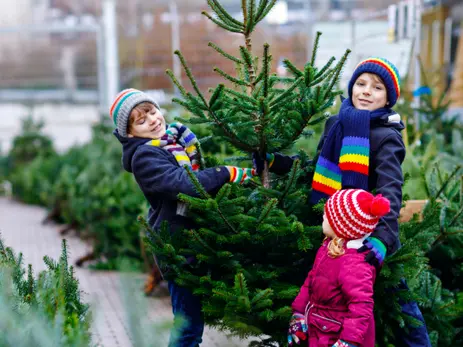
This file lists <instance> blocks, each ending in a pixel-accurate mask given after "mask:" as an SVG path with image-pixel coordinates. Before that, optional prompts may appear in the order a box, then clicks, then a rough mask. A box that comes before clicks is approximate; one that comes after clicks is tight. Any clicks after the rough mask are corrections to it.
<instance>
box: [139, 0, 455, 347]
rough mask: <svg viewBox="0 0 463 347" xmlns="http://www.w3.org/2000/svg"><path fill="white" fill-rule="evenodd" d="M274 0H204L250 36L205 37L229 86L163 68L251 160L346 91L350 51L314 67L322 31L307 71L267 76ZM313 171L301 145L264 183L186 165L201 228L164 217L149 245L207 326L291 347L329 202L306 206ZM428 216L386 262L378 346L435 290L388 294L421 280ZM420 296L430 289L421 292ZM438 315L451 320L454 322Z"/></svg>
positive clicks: (198, 112) (189, 102)
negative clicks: (194, 299) (263, 28)
mask: <svg viewBox="0 0 463 347" xmlns="http://www.w3.org/2000/svg"><path fill="white" fill-rule="evenodd" d="M275 2H276V1H270V0H261V1H259V2H258V1H254V0H246V1H245V0H243V1H242V13H243V17H242V20H238V19H235V18H233V17H232V16H231V15H230V14H229V13H228V12H227V11H226V10H225V9H224V8H223V6H222V5H221V4H220V2H219V1H217V0H209V1H208V5H209V6H210V8H211V9H212V11H213V12H214V14H215V16H212V15H210V14H208V13H205V12H204V14H205V15H206V16H207V17H208V18H209V19H210V20H212V21H213V22H214V23H216V24H217V25H219V26H220V27H222V28H224V29H226V30H228V31H231V32H234V33H239V34H241V35H242V36H243V40H244V44H243V45H242V46H240V48H239V54H238V56H234V55H232V54H230V53H227V52H225V51H224V50H223V49H221V48H220V47H218V46H217V45H215V44H214V43H209V46H210V47H211V48H213V49H214V50H215V51H217V52H218V53H219V54H221V55H222V56H224V57H225V58H226V59H228V60H229V61H230V62H231V63H232V64H234V65H235V67H236V71H237V73H236V75H234V76H231V75H229V74H227V73H225V72H224V71H222V70H220V69H218V68H215V69H214V71H216V72H217V73H218V74H220V75H221V76H223V77H224V79H225V80H226V81H227V82H226V83H227V84H219V85H218V86H217V87H216V88H214V89H211V90H210V92H211V96H210V97H209V98H207V97H206V96H205V95H204V94H203V93H202V92H201V91H200V90H199V88H198V86H197V84H196V82H195V79H194V77H193V74H192V72H191V71H190V69H189V68H188V65H187V62H186V60H185V58H184V57H183V56H182V54H181V53H180V52H175V54H176V55H177V56H178V57H179V59H180V61H181V64H182V65H183V67H184V69H185V72H186V74H187V76H188V78H189V80H190V82H191V84H192V87H193V90H194V92H195V94H192V93H190V92H188V91H187V90H186V89H185V88H184V87H183V86H182V85H181V84H180V83H179V82H178V81H177V80H176V79H175V77H174V75H173V73H172V72H171V71H168V72H167V73H168V74H169V76H170V77H171V78H172V80H173V82H174V83H175V84H176V86H177V87H178V89H179V90H180V92H181V94H182V96H183V98H182V99H178V98H176V99H174V100H173V101H174V102H176V103H178V104H180V105H182V106H184V107H185V108H186V109H187V110H189V111H190V112H191V115H192V116H191V118H190V119H187V120H184V121H187V122H190V123H193V124H196V123H199V124H207V125H208V126H209V129H210V133H211V134H213V138H214V139H215V140H216V141H225V142H227V143H228V144H230V145H232V146H233V147H234V148H236V149H237V150H239V151H241V152H243V153H244V154H245V155H246V156H247V157H248V158H249V156H250V154H251V153H254V152H258V153H260V155H261V156H262V157H263V158H265V153H267V152H278V151H282V150H285V149H287V148H289V147H290V146H291V145H292V144H293V143H294V141H295V140H297V139H298V138H299V137H300V136H302V135H304V134H305V133H308V132H309V131H308V130H309V129H308V127H311V126H313V125H315V124H317V123H318V122H321V121H323V120H324V119H326V116H327V115H326V114H325V112H326V110H327V109H328V108H329V107H330V106H331V105H332V104H333V103H334V100H335V98H336V96H338V95H339V94H341V91H338V90H335V86H336V83H337V81H338V80H339V77H340V74H341V71H342V68H343V66H344V63H345V61H346V59H347V55H348V53H349V51H347V52H346V54H345V55H344V56H343V57H342V58H341V60H340V61H339V62H338V63H337V64H333V63H334V61H335V58H334V57H333V58H331V59H330V60H329V61H328V62H327V63H326V65H324V66H323V67H322V68H318V67H316V66H315V57H316V54H317V50H318V45H319V38H320V35H321V34H320V33H317V36H316V39H315V43H314V45H313V46H314V50H313V54H312V58H311V60H310V61H309V62H307V64H305V66H304V67H303V68H302V69H299V68H297V67H296V66H294V65H293V64H292V63H291V62H290V61H288V60H286V61H285V65H286V67H287V69H288V72H289V75H290V77H286V78H281V77H277V76H275V75H273V74H271V72H270V71H271V61H272V58H271V54H270V47H269V46H268V45H267V44H265V45H264V47H263V54H262V57H257V56H255V55H254V53H253V49H252V38H251V36H252V32H253V30H254V28H255V26H256V25H257V24H258V23H259V22H260V21H261V20H262V19H263V18H264V17H265V15H266V14H267V13H268V12H269V11H270V10H271V8H272V7H273V5H274V4H275ZM308 163H309V165H307V164H308ZM312 172H313V165H310V160H309V158H307V155H305V153H304V152H302V151H301V152H300V153H299V160H295V161H294V164H293V168H292V170H291V171H290V173H289V174H287V175H286V176H284V177H275V176H271V175H270V173H269V170H268V163H265V165H264V170H263V172H262V175H261V181H260V182H259V181H257V180H255V181H253V182H252V183H251V184H249V185H247V186H244V187H243V186H237V185H229V184H226V185H225V186H223V187H222V188H221V189H220V190H219V192H218V193H217V194H215V195H214V194H209V193H208V192H206V191H205V190H204V189H203V187H202V186H201V185H200V183H199V182H198V180H197V179H196V178H195V176H194V175H193V174H192V173H191V172H190V171H189V174H190V178H191V180H192V182H193V184H194V186H195V188H196V191H197V196H196V197H191V196H186V195H183V194H180V195H179V199H180V200H181V201H183V202H185V203H187V204H188V205H189V207H190V214H191V216H192V218H194V219H195V221H196V223H197V225H198V227H197V228H195V229H191V230H185V231H184V232H183V233H181V232H179V233H176V234H174V235H171V234H170V232H169V227H168V225H167V224H164V225H163V226H162V227H161V230H160V231H159V233H156V232H150V231H149V227H148V226H147V225H146V222H143V223H144V225H145V227H146V228H147V229H148V231H149V232H148V235H149V237H148V244H149V245H150V247H151V248H152V249H153V251H154V253H155V254H156V255H157V256H159V257H160V258H162V259H163V260H164V262H165V263H166V264H168V267H169V271H168V273H167V275H168V276H170V278H172V279H175V281H176V282H177V283H178V284H179V285H182V286H186V287H189V288H191V289H192V290H193V292H194V293H195V294H197V295H199V296H200V297H201V299H202V304H203V312H204V314H205V318H206V322H207V323H208V324H211V325H215V326H218V327H219V328H223V329H227V330H230V331H231V332H232V333H233V334H235V335H238V336H241V337H249V336H255V337H259V338H260V340H258V341H255V342H254V343H252V344H251V345H254V346H274V345H280V346H282V345H285V344H286V343H287V340H286V331H287V324H288V319H289V317H290V315H291V307H290V304H291V302H292V300H293V299H294V298H295V296H296V295H297V293H298V291H299V288H300V286H301V285H302V283H303V281H304V278H305V276H306V275H307V272H308V271H309V270H310V268H311V265H312V263H313V259H314V256H315V251H316V249H317V248H318V246H319V245H320V243H321V240H322V233H321V213H322V209H321V208H322V204H318V205H317V206H315V207H314V208H313V207H312V206H310V205H309V204H308V203H307V198H308V196H309V194H310V186H311V180H312ZM429 218H430V219H429V220H428V219H426V220H425V221H423V222H421V224H420V223H419V222H416V223H415V224H413V225H411V226H410V227H409V228H410V229H409V232H408V233H406V234H405V235H406V236H404V240H403V241H404V247H403V248H402V249H401V250H400V251H399V252H397V254H396V255H395V256H393V257H391V258H389V260H388V262H387V264H386V265H385V267H384V269H383V271H382V273H381V276H380V278H379V279H378V281H377V289H376V293H379V294H378V297H377V299H376V300H377V305H378V308H379V311H378V312H381V314H380V315H379V317H378V318H379V319H378V321H379V322H380V323H379V324H380V326H379V329H378V332H379V334H378V341H381V343H382V342H385V343H394V341H395V332H396V331H397V329H399V328H400V327H401V326H402V327H403V326H405V324H406V323H410V324H417V323H418V322H416V321H414V320H412V319H410V318H409V317H406V316H404V315H403V314H402V313H401V310H400V305H399V299H401V300H407V299H410V298H415V299H417V298H419V299H420V300H428V296H426V297H424V298H420V297H419V295H417V291H418V290H419V288H421V286H416V288H417V289H416V291H412V292H404V291H395V292H394V291H393V292H392V293H391V296H390V297H392V298H394V300H390V297H386V296H385V295H384V293H389V292H391V290H390V288H394V287H396V286H397V285H398V283H399V281H400V279H401V278H405V279H408V280H410V281H411V280H413V279H415V278H416V276H418V275H417V274H420V271H421V270H423V269H424V268H425V267H426V262H427V258H426V257H425V251H423V250H426V249H429V247H430V245H429V243H430V241H429V238H430V237H431V236H432V235H434V234H433V233H435V232H436V228H435V223H436V214H430V215H429ZM426 223H427V224H426ZM428 224H429V227H428V228H425V227H426V226H427V225H428ZM193 258H194V259H195V260H194V261H192V259H193ZM420 283H421V282H420ZM414 288H415V287H414ZM420 293H422V295H430V293H429V291H425V290H423V291H422V292H420ZM444 301H445V302H446V303H447V298H445V300H444ZM452 309H453V311H452V312H455V310H454V307H453V306H452ZM442 319H443V322H444V321H445V322H447V323H448V324H451V321H452V320H451V318H448V317H446V318H442Z"/></svg>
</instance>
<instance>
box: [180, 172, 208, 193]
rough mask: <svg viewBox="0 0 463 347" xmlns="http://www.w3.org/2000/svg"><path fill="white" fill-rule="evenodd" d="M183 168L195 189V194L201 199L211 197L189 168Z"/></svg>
mask: <svg viewBox="0 0 463 347" xmlns="http://www.w3.org/2000/svg"><path fill="white" fill-rule="evenodd" d="M184 168H185V170H186V172H187V174H188V177H189V178H190V181H191V183H193V186H194V187H195V190H196V192H197V193H198V194H199V196H201V197H202V198H203V199H210V198H211V196H210V195H209V193H208V192H207V191H206V190H205V189H204V187H203V186H202V184H201V183H200V182H199V180H198V178H197V177H196V175H195V174H194V173H193V171H192V170H191V168H190V167H188V166H187V165H184Z"/></svg>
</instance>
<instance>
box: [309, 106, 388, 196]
mask: <svg viewBox="0 0 463 347" xmlns="http://www.w3.org/2000/svg"><path fill="white" fill-rule="evenodd" d="M391 112H392V111H391V109H390V108H385V107H384V108H379V109H377V110H375V111H371V112H370V111H366V110H358V109H356V108H355V107H354V105H353V104H352V101H351V100H350V98H347V99H344V101H343V102H342V105H341V109H340V111H339V119H338V120H337V121H336V122H335V123H334V124H333V126H332V127H331V129H330V131H329V133H328V136H327V139H326V141H325V143H324V144H323V148H322V151H321V153H320V156H319V158H318V161H317V165H316V167H315V173H314V176H313V181H312V195H311V198H310V200H311V202H312V203H313V204H316V203H318V202H319V201H320V200H321V199H327V198H329V197H330V196H331V195H333V194H334V193H335V192H336V191H338V190H340V189H345V188H359V189H364V190H368V171H369V162H370V120H374V119H377V118H380V117H382V116H383V115H385V114H388V113H391Z"/></svg>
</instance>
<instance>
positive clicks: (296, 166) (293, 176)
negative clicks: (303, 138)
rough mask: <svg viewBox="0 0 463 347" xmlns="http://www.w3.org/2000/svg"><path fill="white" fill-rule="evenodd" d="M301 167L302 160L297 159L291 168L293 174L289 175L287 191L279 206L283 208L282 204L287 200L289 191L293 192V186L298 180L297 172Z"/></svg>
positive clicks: (282, 196) (283, 194)
mask: <svg viewBox="0 0 463 347" xmlns="http://www.w3.org/2000/svg"><path fill="white" fill-rule="evenodd" d="M299 166H300V160H298V159H296V160H295V161H294V162H293V167H292V168H291V172H290V174H289V177H288V179H287V181H286V186H285V190H284V191H283V193H282V195H281V197H280V199H279V201H278V204H279V205H280V206H281V205H282V203H283V200H284V199H285V198H286V196H287V195H288V193H289V191H290V190H291V188H292V187H293V185H294V184H295V182H296V180H297V172H298V170H299Z"/></svg>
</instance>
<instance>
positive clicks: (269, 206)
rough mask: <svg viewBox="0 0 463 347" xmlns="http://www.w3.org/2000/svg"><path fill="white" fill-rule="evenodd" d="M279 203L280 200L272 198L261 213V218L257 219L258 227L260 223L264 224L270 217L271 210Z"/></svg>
mask: <svg viewBox="0 0 463 347" xmlns="http://www.w3.org/2000/svg"><path fill="white" fill-rule="evenodd" d="M277 203H278V200H277V199H270V200H269V201H268V202H267V203H266V204H265V206H264V208H263V209H262V212H261V214H260V215H259V218H258V219H257V222H256V229H257V228H258V227H259V225H261V224H262V222H263V221H264V220H265V219H266V218H267V217H268V215H269V214H270V212H272V210H273V209H274V208H275V206H276V205H277Z"/></svg>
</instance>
